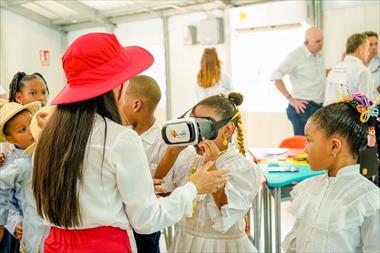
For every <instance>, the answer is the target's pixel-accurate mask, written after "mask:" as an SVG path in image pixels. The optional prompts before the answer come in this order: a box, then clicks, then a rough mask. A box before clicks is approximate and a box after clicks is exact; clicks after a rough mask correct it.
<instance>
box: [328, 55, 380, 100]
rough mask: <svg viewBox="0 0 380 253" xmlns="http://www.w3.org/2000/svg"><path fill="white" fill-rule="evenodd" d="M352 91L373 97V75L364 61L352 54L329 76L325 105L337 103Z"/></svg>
mask: <svg viewBox="0 0 380 253" xmlns="http://www.w3.org/2000/svg"><path fill="white" fill-rule="evenodd" d="M347 91H348V92H349V93H350V94H351V93H355V92H360V93H363V94H364V95H365V96H367V97H369V98H372V97H373V83H372V76H371V73H370V72H369V70H368V68H367V67H366V66H365V65H364V64H363V62H362V61H361V60H360V59H359V58H357V57H355V56H352V55H347V56H346V57H345V58H344V61H342V62H340V63H338V64H337V65H336V66H335V67H334V68H333V69H332V70H331V71H330V73H329V75H328V76H327V83H326V90H325V98H324V100H323V105H328V104H331V103H335V102H336V101H337V100H338V99H340V98H342V97H344V96H347V95H348V93H347Z"/></svg>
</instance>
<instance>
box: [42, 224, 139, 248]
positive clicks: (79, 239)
mask: <svg viewBox="0 0 380 253" xmlns="http://www.w3.org/2000/svg"><path fill="white" fill-rule="evenodd" d="M44 252H45V253H57V252H65V253H74V252H75V253H90V252H107V253H113V252H126V253H131V252H132V249H131V244H130V242H129V237H128V233H127V231H125V230H122V229H120V228H115V227H97V228H90V229H80V230H69V229H60V228H56V227H51V229H50V232H49V235H48V236H47V238H46V239H45V243H44Z"/></svg>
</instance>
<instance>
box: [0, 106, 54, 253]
mask: <svg viewBox="0 0 380 253" xmlns="http://www.w3.org/2000/svg"><path fill="white" fill-rule="evenodd" d="M40 106H41V104H40V102H33V103H29V104H26V105H20V104H18V103H14V102H10V103H7V104H5V105H4V106H3V107H2V108H1V109H0V112H1V113H0V114H1V116H0V141H1V142H5V141H6V142H9V143H11V144H12V145H13V148H12V149H11V150H10V152H9V153H8V154H7V156H6V157H7V158H6V161H5V164H4V165H3V166H2V169H1V175H0V180H1V184H0V190H1V191H2V192H8V193H9V192H10V193H11V197H10V198H8V200H9V205H8V208H9V213H8V217H7V223H6V225H5V227H6V228H7V230H8V231H9V232H10V233H12V234H13V235H15V236H16V238H17V239H19V240H22V241H23V242H24V246H25V251H26V252H42V245H43V244H42V241H43V238H44V236H45V235H46V234H47V232H48V228H47V227H46V226H45V225H44V222H43V220H42V219H41V218H40V217H39V216H38V215H37V212H36V207H35V204H34V198H33V195H32V189H31V177H32V171H31V169H32V161H31V153H32V150H31V148H30V147H31V146H32V145H33V144H34V138H33V136H32V134H31V130H30V123H31V120H32V116H33V114H35V113H36V112H37V111H38V110H39V108H40ZM12 194H13V197H12ZM1 201H6V200H5V199H4V200H3V199H2V200H1Z"/></svg>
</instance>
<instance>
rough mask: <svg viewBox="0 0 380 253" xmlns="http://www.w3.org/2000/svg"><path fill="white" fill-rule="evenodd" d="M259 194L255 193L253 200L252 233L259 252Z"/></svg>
mask: <svg viewBox="0 0 380 253" xmlns="http://www.w3.org/2000/svg"><path fill="white" fill-rule="evenodd" d="M259 198H260V196H259V194H257V195H256V198H255V200H254V207H253V211H254V213H253V216H254V217H253V235H254V237H253V238H254V244H255V247H256V249H257V250H258V251H259V252H260V234H261V233H260V201H259Z"/></svg>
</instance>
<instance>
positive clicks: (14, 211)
mask: <svg viewBox="0 0 380 253" xmlns="http://www.w3.org/2000/svg"><path fill="white" fill-rule="evenodd" d="M12 193H13V194H12V195H13V196H12V197H11V198H10V201H9V213H8V220H7V224H6V226H5V227H6V228H7V230H8V231H10V232H11V233H12V234H13V235H16V227H17V226H18V225H19V224H20V223H21V221H22V212H21V207H20V205H19V202H18V200H17V199H16V198H15V191H14V190H13V191H12Z"/></svg>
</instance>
